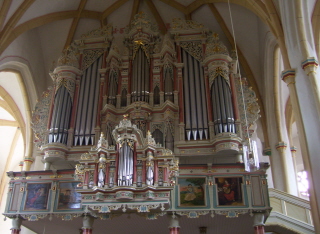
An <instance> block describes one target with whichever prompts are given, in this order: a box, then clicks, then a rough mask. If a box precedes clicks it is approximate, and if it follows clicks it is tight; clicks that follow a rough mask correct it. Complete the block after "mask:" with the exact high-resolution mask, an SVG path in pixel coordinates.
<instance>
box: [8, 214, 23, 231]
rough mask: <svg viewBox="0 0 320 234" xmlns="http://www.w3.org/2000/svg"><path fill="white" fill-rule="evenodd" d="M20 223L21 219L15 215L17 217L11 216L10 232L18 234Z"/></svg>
mask: <svg viewBox="0 0 320 234" xmlns="http://www.w3.org/2000/svg"><path fill="white" fill-rule="evenodd" d="M21 223H22V219H21V218H19V217H17V218H12V228H11V229H10V230H11V234H19V233H20V230H21Z"/></svg>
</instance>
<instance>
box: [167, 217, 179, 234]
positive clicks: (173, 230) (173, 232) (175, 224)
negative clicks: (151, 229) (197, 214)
mask: <svg viewBox="0 0 320 234" xmlns="http://www.w3.org/2000/svg"><path fill="white" fill-rule="evenodd" d="M168 218H169V230H170V232H169V233H170V234H180V226H179V217H177V216H174V215H169V216H168Z"/></svg>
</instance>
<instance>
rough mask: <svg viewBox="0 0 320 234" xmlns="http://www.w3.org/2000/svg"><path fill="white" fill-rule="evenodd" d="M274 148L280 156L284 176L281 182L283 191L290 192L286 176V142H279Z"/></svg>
mask: <svg viewBox="0 0 320 234" xmlns="http://www.w3.org/2000/svg"><path fill="white" fill-rule="evenodd" d="M276 149H277V151H278V152H279V154H280V157H281V168H282V171H283V172H284V173H283V175H284V178H283V182H284V188H285V192H287V193H290V187H289V181H288V180H289V178H288V175H289V174H288V165H287V163H286V149H287V143H285V142H279V143H278V144H277V145H276Z"/></svg>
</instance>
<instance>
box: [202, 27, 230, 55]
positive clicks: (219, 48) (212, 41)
mask: <svg viewBox="0 0 320 234" xmlns="http://www.w3.org/2000/svg"><path fill="white" fill-rule="evenodd" d="M215 54H224V55H229V52H228V50H227V47H226V46H225V45H224V44H223V43H222V42H221V41H220V40H219V35H218V34H217V33H212V34H211V35H210V36H209V37H208V40H207V46H206V52H205V56H206V57H209V56H211V55H215Z"/></svg>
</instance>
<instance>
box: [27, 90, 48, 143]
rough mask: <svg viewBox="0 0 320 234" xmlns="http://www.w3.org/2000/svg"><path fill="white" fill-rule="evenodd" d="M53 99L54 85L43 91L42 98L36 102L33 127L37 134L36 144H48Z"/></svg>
mask: <svg viewBox="0 0 320 234" xmlns="http://www.w3.org/2000/svg"><path fill="white" fill-rule="evenodd" d="M51 99H52V87H49V88H48V90H47V91H45V92H43V94H42V96H41V100H40V101H39V102H38V103H37V104H36V107H35V109H34V112H33V115H32V120H31V127H32V129H33V132H34V134H35V138H36V139H35V141H34V142H35V145H36V146H37V147H39V148H40V147H41V145H44V144H46V143H47V142H46V137H47V124H48V117H49V109H50V103H51Z"/></svg>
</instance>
